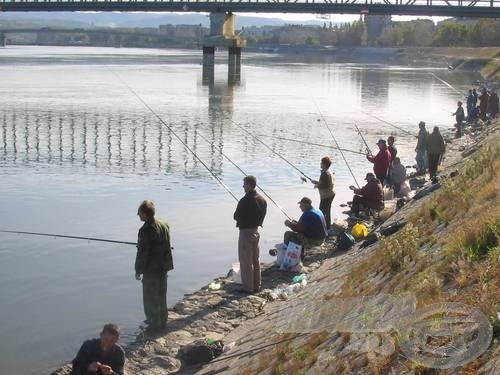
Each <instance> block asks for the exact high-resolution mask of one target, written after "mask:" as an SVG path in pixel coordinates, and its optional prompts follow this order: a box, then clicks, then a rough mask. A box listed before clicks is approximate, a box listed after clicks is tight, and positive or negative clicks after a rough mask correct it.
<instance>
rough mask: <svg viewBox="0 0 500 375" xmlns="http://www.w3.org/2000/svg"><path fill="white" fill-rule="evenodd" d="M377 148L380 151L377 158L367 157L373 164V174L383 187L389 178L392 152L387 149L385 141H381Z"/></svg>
mask: <svg viewBox="0 0 500 375" xmlns="http://www.w3.org/2000/svg"><path fill="white" fill-rule="evenodd" d="M377 146H378V149H379V151H378V154H377V155H375V156H372V155H366V158H367V159H368V160H369V161H371V162H372V163H373V172H374V173H375V176H377V178H378V179H379V181H380V183H381V184H382V186H383V185H384V181H385V178H386V177H387V170H388V169H389V166H390V165H391V152H390V151H389V149H388V148H387V144H386V143H385V139H379V140H378V142H377Z"/></svg>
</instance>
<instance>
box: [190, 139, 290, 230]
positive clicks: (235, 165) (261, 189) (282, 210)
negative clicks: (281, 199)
mask: <svg viewBox="0 0 500 375" xmlns="http://www.w3.org/2000/svg"><path fill="white" fill-rule="evenodd" d="M198 136H200V137H201V138H202V139H203V140H204V141H205V142H207V143H208V144H210V145H211V146H212V147H214V148H216V149H217V150H218V151H219V152H220V153H221V155H222V156H223V157H225V158H226V160H227V161H229V162H230V163H231V164H232V165H233V166H234V167H235V168H236V169H238V170H239V171H240V172H241V173H243V175H245V176H248V175H247V174H246V173H245V171H244V170H243V169H241V168H240V167H239V166H238V165H237V164H236V163H235V162H234V161H232V160H231V159H230V158H229V156H227V155H226V154H225V153H224V151H222V148H220V147H218V146H216V145H215V144H214V143H213V142H211V141H210V140H208V139H207V138H206V137H205V136H204V135H203V134H201V133H200V132H198ZM256 186H257V188H259V190H260V191H262V193H263V194H264V195H265V196H266V197H267V198H269V200H270V201H271V202H272V203H273V204H274V205H275V206H276V207H278V209H279V210H280V211H281V212H283V214H284V215H285V216H286V217H287V218H288V220H292V218H291V217H290V216H289V215H288V214H287V213H286V211H285V210H284V209H283V207H281V206H280V205H279V204H278V203H277V202H276V201H275V200H274V199H273V198H271V196H270V195H269V194H267V192H266V191H265V190H264V189H263V188H262V187H261V186H260V185H259V184H257V185H256Z"/></svg>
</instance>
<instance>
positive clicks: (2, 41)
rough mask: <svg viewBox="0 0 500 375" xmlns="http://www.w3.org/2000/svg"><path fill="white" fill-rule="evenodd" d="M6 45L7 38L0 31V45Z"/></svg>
mask: <svg viewBox="0 0 500 375" xmlns="http://www.w3.org/2000/svg"><path fill="white" fill-rule="evenodd" d="M6 45H7V38H6V37H5V34H4V33H0V47H5V46H6Z"/></svg>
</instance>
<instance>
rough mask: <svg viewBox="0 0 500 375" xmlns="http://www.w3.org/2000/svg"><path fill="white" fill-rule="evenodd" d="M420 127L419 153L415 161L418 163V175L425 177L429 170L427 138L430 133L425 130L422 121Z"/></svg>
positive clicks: (417, 149) (417, 148) (417, 150)
mask: <svg viewBox="0 0 500 375" xmlns="http://www.w3.org/2000/svg"><path fill="white" fill-rule="evenodd" d="M418 127H419V129H420V130H419V132H418V140H417V147H415V152H416V153H417V155H416V156H415V160H416V161H417V175H423V174H425V170H426V169H427V137H428V136H429V133H428V132H427V130H426V129H425V122H423V121H420V122H419V123H418Z"/></svg>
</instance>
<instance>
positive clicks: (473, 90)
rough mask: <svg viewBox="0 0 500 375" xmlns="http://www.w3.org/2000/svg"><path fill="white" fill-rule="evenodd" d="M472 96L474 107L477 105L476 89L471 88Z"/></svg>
mask: <svg viewBox="0 0 500 375" xmlns="http://www.w3.org/2000/svg"><path fill="white" fill-rule="evenodd" d="M472 96H473V97H474V101H473V102H472V106H473V107H474V108H476V107H477V91H476V89H472Z"/></svg>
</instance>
